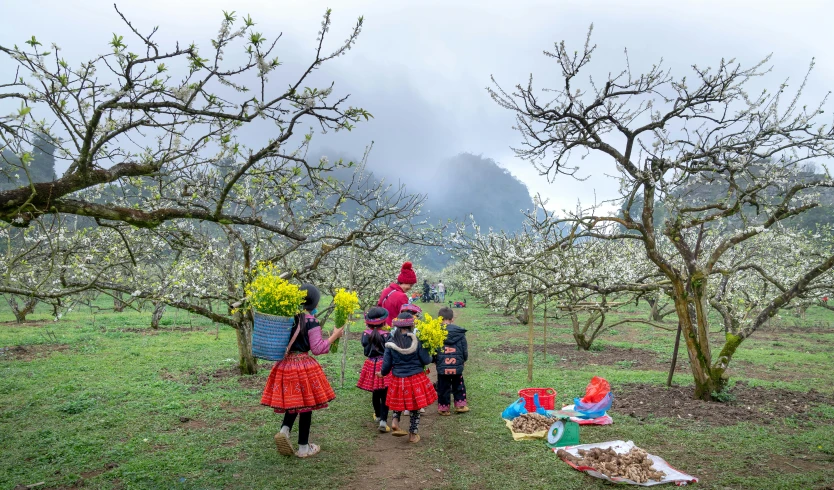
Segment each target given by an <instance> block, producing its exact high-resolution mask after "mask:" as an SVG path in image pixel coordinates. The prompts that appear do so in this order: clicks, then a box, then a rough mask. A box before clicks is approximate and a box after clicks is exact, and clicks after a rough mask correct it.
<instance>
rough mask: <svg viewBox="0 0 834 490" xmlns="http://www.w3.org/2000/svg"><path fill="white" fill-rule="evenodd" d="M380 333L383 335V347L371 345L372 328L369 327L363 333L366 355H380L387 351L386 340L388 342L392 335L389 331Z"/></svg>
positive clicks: (369, 356) (363, 345)
mask: <svg viewBox="0 0 834 490" xmlns="http://www.w3.org/2000/svg"><path fill="white" fill-rule="evenodd" d="M379 334H380V335H381V336H382V349H379V348H378V347H377V346H374V345H371V329H367V330H365V332H364V333H362V347H364V348H365V357H367V358H372V357H380V356H382V355H383V354H384V353H385V342H388V341H389V340H390V339H391V336H390V335H389V334H388V332H379Z"/></svg>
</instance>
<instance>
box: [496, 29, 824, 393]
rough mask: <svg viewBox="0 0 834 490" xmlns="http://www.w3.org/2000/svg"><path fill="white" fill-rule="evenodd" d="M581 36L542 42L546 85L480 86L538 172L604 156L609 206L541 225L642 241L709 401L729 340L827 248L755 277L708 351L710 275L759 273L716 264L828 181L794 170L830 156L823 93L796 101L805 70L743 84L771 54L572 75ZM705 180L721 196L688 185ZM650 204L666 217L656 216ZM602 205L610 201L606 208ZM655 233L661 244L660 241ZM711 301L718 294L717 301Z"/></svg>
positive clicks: (816, 271) (767, 311) (776, 224)
mask: <svg viewBox="0 0 834 490" xmlns="http://www.w3.org/2000/svg"><path fill="white" fill-rule="evenodd" d="M590 37H591V32H590V31H589V33H588V39H587V40H586V42H585V46H584V48H583V49H581V50H579V51H576V52H573V51H571V50H569V49H568V48H567V47H566V45H565V43H564V42H562V43H559V44H556V45H555V49H554V50H553V51H546V52H545V55H546V56H548V57H549V58H550V59H552V60H553V61H554V62H555V63H556V65H557V66H558V68H559V69H560V70H561V75H562V76H561V80H560V83H559V84H558V86H557V87H556V88H553V89H545V90H543V91H539V90H536V89H534V86H533V78H532V76H531V77H530V79H529V80H528V82H527V83H526V84H524V85H521V84H519V85H516V86H515V87H514V89H513V90H512V91H506V90H504V89H503V88H501V86H500V85H498V84H497V83H495V85H494V86H493V88H490V89H489V92H490V94H491V96H492V97H493V99H494V100H495V101H496V102H497V103H498V104H499V105H500V106H502V107H504V108H506V109H508V110H510V111H512V112H513V113H514V114H515V117H516V124H515V128H516V129H517V130H518V131H519V133H520V134H521V138H522V142H521V145H520V146H519V147H518V148H516V149H515V151H516V153H517V155H518V156H519V157H521V158H524V159H527V160H529V161H530V162H531V163H532V164H533V165H534V166H535V168H536V169H538V171H539V172H540V174H541V175H542V176H545V177H546V178H548V179H554V178H556V177H557V176H559V175H560V174H561V175H577V173H578V172H580V171H581V170H582V169H583V168H584V167H583V166H582V164H581V163H580V164H577V163H575V160H570V157H571V156H572V155H573V154H574V153H577V152H578V153H581V154H583V155H585V154H588V153H597V154H600V155H603V156H605V157H606V158H608V159H609V160H610V161H611V162H612V163H613V164H614V167H615V168H616V171H617V177H618V179H619V181H620V194H619V196H618V197H617V198H615V199H614V200H613V201H611V202H605V203H602V204H606V205H608V206H592V207H589V208H587V209H584V210H579V211H576V212H569V213H566V215H564V216H558V217H557V216H550V218H549V221H550V225H551V226H570V227H572V229H573V233H572V234H571V239H575V238H576V237H593V238H597V239H601V240H618V241H634V242H636V243H639V244H640V245H641V246H642V248H643V249H644V252H645V255H646V257H647V258H648V260H649V261H650V262H651V263H652V264H653V265H654V267H655V270H656V271H657V273H659V274H662V275H663V276H664V277H665V280H667V281H668V288H669V291H670V293H671V297H672V299H673V300H674V304H675V311H676V314H677V316H678V319H679V321H680V323H681V326H682V331H683V337H684V339H685V341H686V347H687V352H688V354H689V361H690V366H691V370H692V374H693V378H694V382H695V396H696V397H697V398H701V399H706V400H709V399H711V398H712V394H713V393H715V392H720V391H721V390H722V389H723V388H724V386H725V384H726V381H727V373H726V371H727V367H728V366H729V363H730V361H731V360H732V357H733V355H734V354H735V352H736V349H737V348H738V347H739V345H741V343H742V342H743V341H744V340H745V339H746V338H748V337H749V336H750V335H751V334H753V333H754V332H755V331H756V330H757V329H758V328H759V327H760V326H761V325H763V324H764V323H765V322H766V321H767V320H768V319H769V318H771V317H772V316H773V315H775V314H777V312H778V311H779V310H780V309H782V308H784V307H785V306H786V305H789V304H791V302H793V301H795V300H797V299H799V298H801V297H802V296H803V295H806V294H808V293H809V292H811V291H812V290H814V288H815V284H817V283H818V281H820V280H823V279H824V277H825V276H827V275H828V274H830V270H831V268H832V267H834V254H831V253H821V254H817V255H813V256H812V258H811V259H809V260H808V261H803V262H802V265H801V266H800V267H798V268H796V269H793V272H792V273H791V274H788V275H787V276H785V277H784V280H779V281H778V284H779V286H781V287H779V286H777V285H776V283H774V282H772V281H770V280H768V279H764V280H765V281H766V282H768V283H771V284H772V285H773V287H771V288H769V289H768V290H767V293H766V294H765V295H764V296H762V297H760V299H759V300H758V304H759V305H760V308H758V309H757V310H756V313H755V314H754V315H753V316H752V317H751V318H749V319H748V320H746V321H745V322H744V326H743V327H742V326H739V328H737V329H732V328H730V329H728V331H727V332H726V334H725V341H724V345H723V346H722V348H721V350H720V351H719V352H718V353H714V352H713V351H712V347H711V345H710V333H709V332H710V330H709V313H710V311H711V306H714V305H711V298H712V297H713V296H712V293H711V291H714V289H713V282H715V281H719V283H720V281H724V280H726V282H727V287H732V285H733V284H737V285H739V286H740V285H741V283H740V282H734V281H732V279H733V278H734V277H736V276H737V275H739V274H741V273H742V272H743V273H744V274H745V275H748V276H750V277H752V276H754V275H756V274H758V275H759V276H761V277H762V278H763V277H764V275H763V274H762V271H758V270H756V269H754V268H751V267H747V268H742V269H738V268H734V267H728V266H727V265H726V263H727V260H728V259H727V257H728V256H730V255H732V254H734V251H735V250H737V249H739V248H743V247H746V246H747V245H748V243H754V242H755V241H757V240H762V239H763V238H759V237H760V236H762V235H767V234H771V235H779V234H782V233H786V227H783V226H781V224H782V223H783V222H785V221H786V220H788V219H789V218H791V217H794V216H798V215H802V213H805V212H807V211H809V210H811V209H814V208H816V207H818V206H819V204H820V193H822V192H827V191H828V189H830V188H831V187H834V180H832V178H831V175H830V173H829V172H828V171H827V170H826V171H825V173H823V174H816V175H815V176H813V177H811V178H807V177H803V178H800V173H801V171H802V167H803V166H804V165H805V164H806V163H808V162H811V161H825V160H826V159H827V158H830V157H831V156H832V152H834V133H832V130H831V125H830V124H829V123H828V122H827V121H824V120H823V119H824V118H826V117H827V116H826V115H825V106H826V103H827V97H824V98H823V99H822V100H821V101H820V102H818V103H814V104H806V103H804V100H805V99H804V89H805V82H806V80H807V76H806V77H805V79H804V80H802V81H801V82H800V83H799V86H798V88H797V89H796V90H795V91H794V92H793V93H792V94H791V93H788V82H787V81H785V82H783V83H779V84H777V85H776V86H775V89H774V90H763V91H761V92H758V93H752V92H751V89H752V84H753V81H754V80H758V79H761V78H762V77H763V76H765V75H766V74H767V72H768V70H767V67H766V65H767V63H768V62H769V59H765V60H763V61H762V62H760V63H757V64H754V65H752V66H749V67H747V66H743V65H742V64H740V63H738V62H736V61H735V60H723V59H722V60H721V61H720V62H719V63H718V64H717V65H716V66H715V67H713V68H709V67H707V68H704V67H700V66H697V65H693V66H692V73H691V74H690V75H689V76H685V77H675V76H673V75H672V73H671V71H670V70H668V69H665V68H664V67H663V66H662V65H661V64H657V65H654V66H652V67H651V68H650V69H649V70H648V71H647V72H645V73H642V74H637V73H634V72H633V71H632V68H631V65H630V64H629V63H628V57H627V56H626V64H625V68H624V69H623V70H621V71H614V72H610V74H609V75H608V76H607V78H605V79H603V80H599V79H598V78H596V79H595V78H588V80H587V82H584V81H581V80H580V78H579V77H580V74H584V73H585V72H586V71H587V67H588V66H589V64H590V63H591V60H592V56H593V54H594V51H595V46H593V45H591V41H590ZM704 186H710V187H711V188H713V189H720V191H721V192H718V193H710V194H704V193H699V192H698V191H699V189H703V188H704ZM638 198H640V199H642V201H643V203H642V204H643V205H642V210H641V211H640V212H639V214H638V213H633V212H632V211H631V210H632V209H633V206H632V205H633V204H634V202H635V200H636V199H638ZM659 203H662V208H663V211H664V213H663V214H664V216H663V217H662V219H661V220H660V221H661V222H660V223H659V224H655V219H656V218H658V216H659V215H658V214H657V213H656V212H655V211H658V210H659V207H660V204H659ZM609 208H615V209H619V210H620V211H619V212H609V211H605V209H609ZM664 240H667V241H668V243H669V244H670V246H669V247H663V246H662V242H663V241H664ZM719 271H720V272H722V273H723V274H718V273H719ZM763 271H765V272H766V269H763ZM719 277H722V279H719ZM739 277H741V276H739ZM773 279H775V277H773ZM739 280H740V279H739ZM752 282H754V283H755V282H756V281H752ZM722 298H723V296H720V297H718V299H716V301H717V304H724V303H722V302H721V299H722ZM725 309H726V308H725ZM731 317H732V315H731ZM727 318H728V317H726V316H725V323H726V322H727V321H728V320H727Z"/></svg>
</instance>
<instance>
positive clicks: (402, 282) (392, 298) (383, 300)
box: [377, 262, 417, 327]
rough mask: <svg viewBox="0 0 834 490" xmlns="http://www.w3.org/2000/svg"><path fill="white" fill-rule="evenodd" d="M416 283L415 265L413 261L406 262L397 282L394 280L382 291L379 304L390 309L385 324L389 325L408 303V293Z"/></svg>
mask: <svg viewBox="0 0 834 490" xmlns="http://www.w3.org/2000/svg"><path fill="white" fill-rule="evenodd" d="M415 284H417V274H415V273H414V266H413V265H412V264H411V262H405V263H404V264H403V266H402V267H401V268H400V275H399V276H397V282H392V283H391V284H389V285H388V287H387V288H385V289H383V290H382V293H380V295H379V301H378V302H377V306H380V307H382V308H385V309H386V310H388V318H387V319H386V320H385V324H386V325H388V326H389V327H390V326H391V323H392V322H393V321H394V319H395V318H397V315H399V314H400V308H402V306H403V305H405V304H408V294H407V293H408V292H409V291H411V288H413V287H414V285H415Z"/></svg>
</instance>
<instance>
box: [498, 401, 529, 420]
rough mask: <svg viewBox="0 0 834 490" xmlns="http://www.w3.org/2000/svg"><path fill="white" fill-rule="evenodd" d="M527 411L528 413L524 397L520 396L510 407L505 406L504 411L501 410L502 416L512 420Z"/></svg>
mask: <svg viewBox="0 0 834 490" xmlns="http://www.w3.org/2000/svg"><path fill="white" fill-rule="evenodd" d="M525 413H527V409H526V408H524V398H519V399H518V400H516V401H514V402H513V403H511V404H510V406H509V407H507V408H505V409H504V411H503V412H501V418H503V419H507V420H512V419H514V418H516V417H518V416H519V415H524V414H525Z"/></svg>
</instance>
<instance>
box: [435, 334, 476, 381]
mask: <svg viewBox="0 0 834 490" xmlns="http://www.w3.org/2000/svg"><path fill="white" fill-rule="evenodd" d="M446 331H447V332H449V334H448V335H447V336H446V341H445V342H443V350H442V351H441V352H438V353H437V355H435V356H434V362H435V364H437V374H439V375H448V376H460V375H461V374H463V363H465V362H466V361H467V360H469V346H468V345H467V343H466V329H464V328H460V327H459V326H457V325H455V324H453V323H450V324H449V325H447V326H446Z"/></svg>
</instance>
